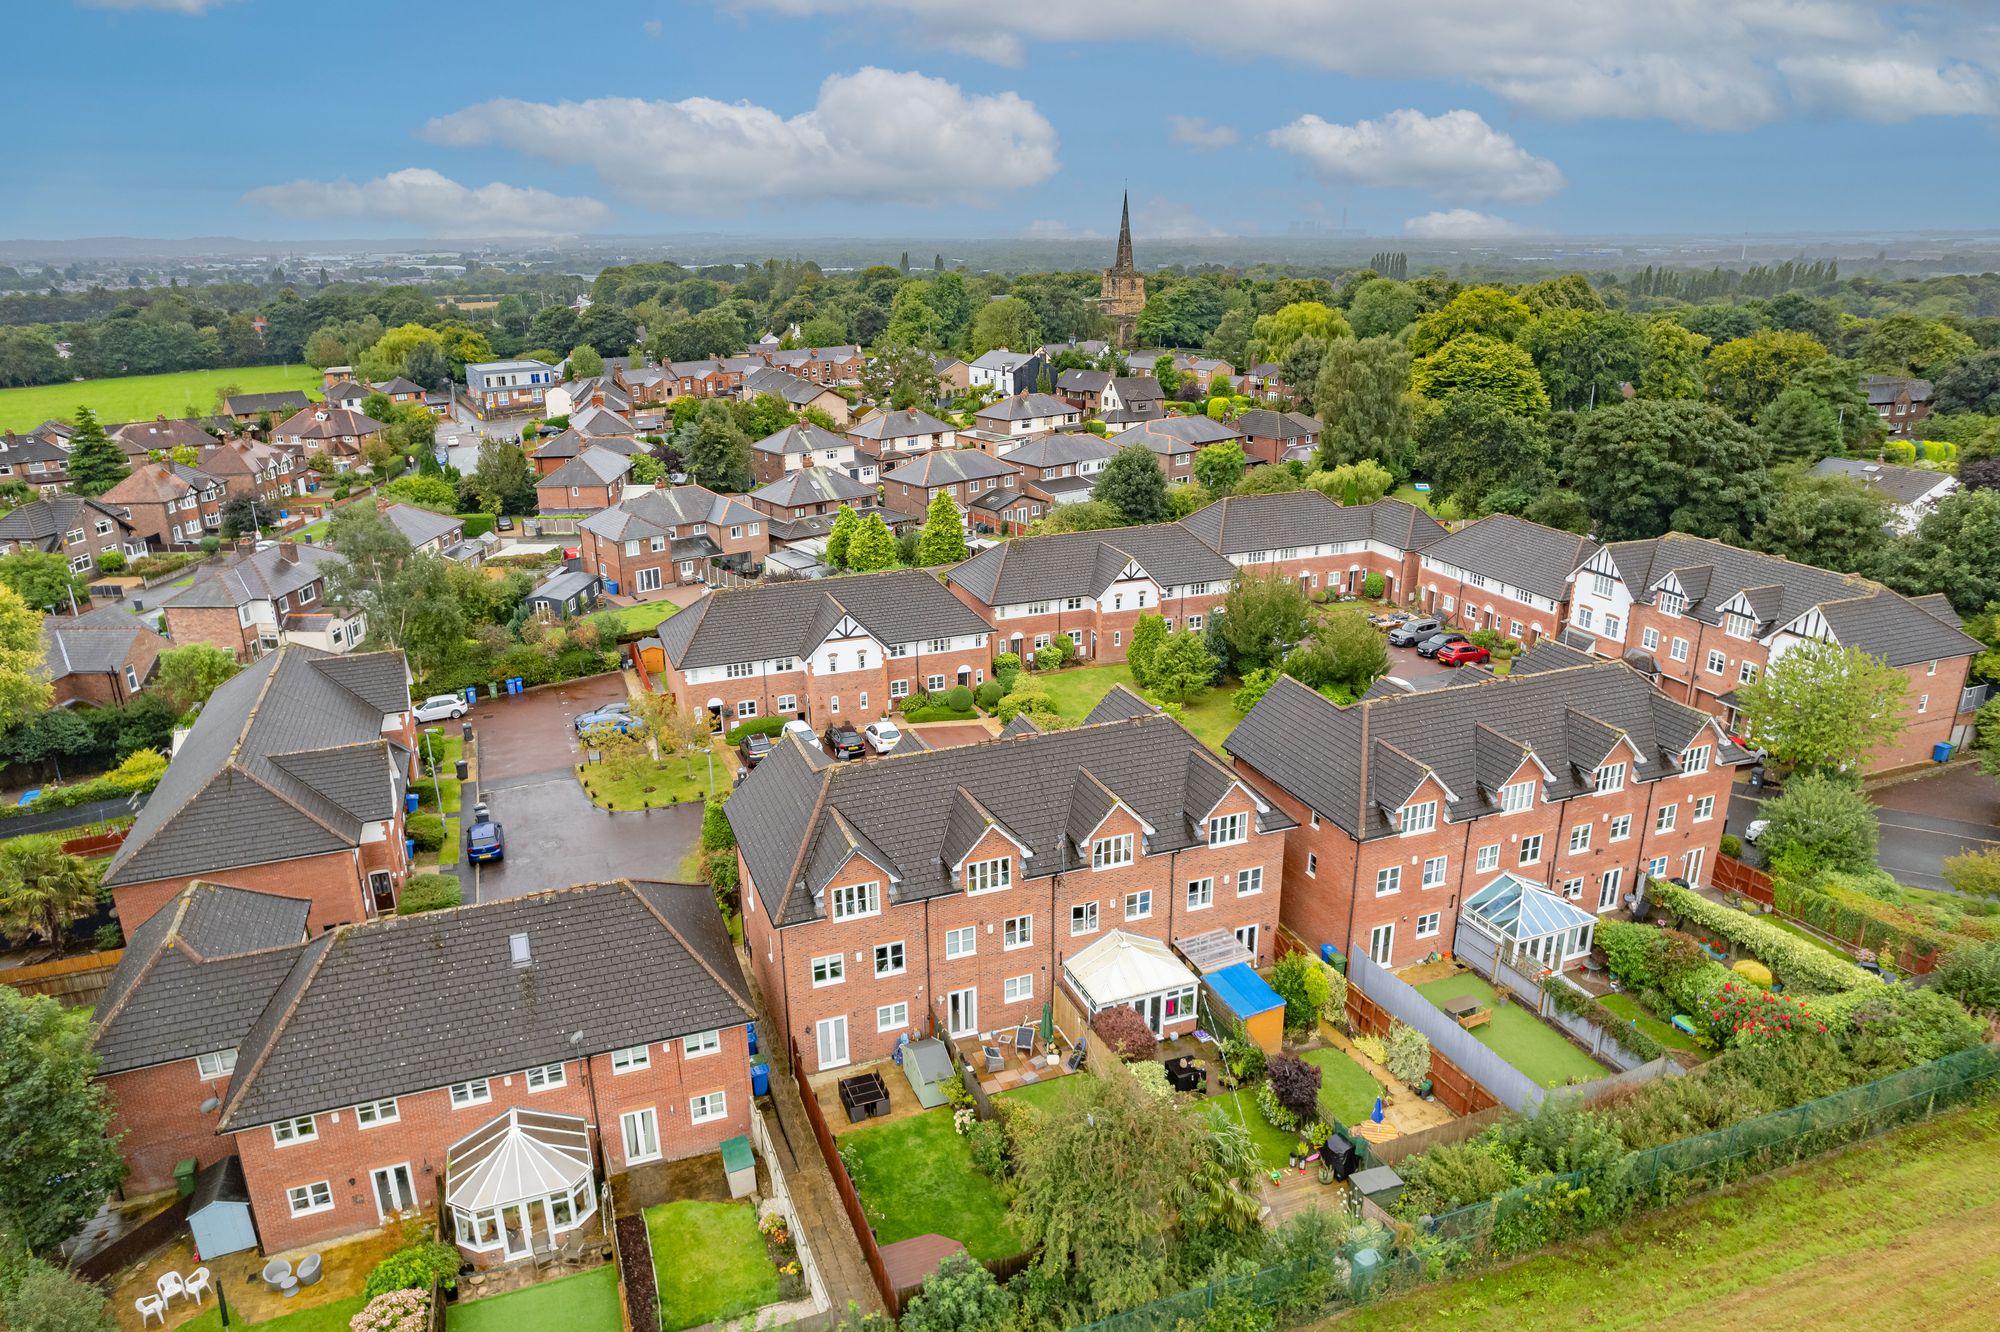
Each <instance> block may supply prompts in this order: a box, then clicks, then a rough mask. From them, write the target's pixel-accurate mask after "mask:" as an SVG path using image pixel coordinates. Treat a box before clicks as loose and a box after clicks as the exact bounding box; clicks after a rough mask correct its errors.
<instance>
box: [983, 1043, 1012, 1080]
mask: <svg viewBox="0 0 2000 1332" xmlns="http://www.w3.org/2000/svg"><path fill="white" fill-rule="evenodd" d="M981 1053H983V1054H984V1055H985V1056H986V1071H987V1072H988V1073H998V1072H999V1071H1000V1070H1002V1069H1004V1068H1006V1067H1007V1056H1006V1055H1003V1054H1001V1053H1000V1047H999V1046H997V1045H989V1046H986V1047H984V1049H983V1050H982V1051H981Z"/></svg>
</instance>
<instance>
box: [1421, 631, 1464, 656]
mask: <svg viewBox="0 0 2000 1332" xmlns="http://www.w3.org/2000/svg"><path fill="white" fill-rule="evenodd" d="M1471 641H1472V640H1471V639H1469V638H1467V637H1466V636H1465V635H1464V634H1461V633H1455V632H1452V631H1451V630H1440V631H1439V632H1437V633H1435V634H1432V635H1431V636H1430V637H1429V638H1426V639H1425V640H1424V641H1423V642H1421V643H1419V644H1417V655H1418V656H1419V657H1435V656H1436V655H1437V654H1438V653H1439V652H1440V651H1441V650H1442V649H1444V648H1445V647H1447V646H1449V645H1451V644H1453V643H1470V642H1471Z"/></svg>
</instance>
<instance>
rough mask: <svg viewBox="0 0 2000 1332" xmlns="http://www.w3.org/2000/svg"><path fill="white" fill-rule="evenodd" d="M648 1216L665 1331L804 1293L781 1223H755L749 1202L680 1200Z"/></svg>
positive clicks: (721, 1319)
mask: <svg viewBox="0 0 2000 1332" xmlns="http://www.w3.org/2000/svg"><path fill="white" fill-rule="evenodd" d="M645 1215H646V1235H647V1238H648V1239H649V1240H650V1241H651V1244H652V1248H653V1275H654V1278H655V1279H656V1280H657V1282H658V1284H659V1295H660V1327H661V1329H662V1332H676V1329H679V1328H686V1327H698V1326H700V1325H702V1324H704V1323H722V1322H726V1321H727V1320H729V1319H732V1318H738V1317H741V1316H742V1315H744V1314H747V1313H751V1312H753V1311H755V1310H757V1309H761V1308H763V1307H764V1306H765V1305H767V1304H775V1303H777V1302H778V1301H780V1300H783V1299H796V1298H798V1296H799V1294H800V1293H802V1292H803V1290H804V1286H805V1278H804V1277H803V1275H801V1272H800V1269H799V1263H798V1254H797V1251H796V1249H794V1248H792V1247H791V1237H790V1235H789V1234H788V1233H787V1232H786V1231H785V1228H784V1226H783V1224H782V1222H781V1221H779V1219H778V1218H776V1217H775V1216H773V1217H770V1218H767V1219H766V1220H765V1221H764V1222H763V1223H762V1224H759V1221H758V1218H757V1209H756V1208H755V1207H753V1206H751V1204H750V1203H749V1202H747V1201H742V1202H704V1201H699V1200H695V1199H683V1200H681V1201H678V1202H670V1203H661V1204H658V1205H656V1206H653V1207H648V1208H647V1209H646V1213H645ZM613 1321H614V1322H615V1321H616V1315H615V1313H614V1315H613Z"/></svg>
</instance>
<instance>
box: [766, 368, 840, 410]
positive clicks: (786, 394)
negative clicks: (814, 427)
mask: <svg viewBox="0 0 2000 1332" xmlns="http://www.w3.org/2000/svg"><path fill="white" fill-rule="evenodd" d="M743 387H744V389H745V390H746V391H747V392H749V393H751V394H753V395H754V394H758V393H769V394H772V395H774V396H776V397H780V398H783V399H784V400H785V401H786V402H787V403H789V404H791V405H792V406H794V407H804V406H806V405H807V404H809V403H811V402H812V401H813V399H815V398H817V397H819V396H820V395H821V394H824V393H832V392H833V390H832V389H830V388H827V387H826V386H824V385H822V384H815V383H814V382H813V381H812V380H810V379H801V378H800V377H799V376H797V375H794V374H788V373H786V372H785V371H783V370H780V369H778V368H777V367H776V366H770V365H767V366H763V367H760V368H759V369H756V370H752V371H751V372H750V373H749V374H747V375H745V376H743ZM835 396H838V395H835Z"/></svg>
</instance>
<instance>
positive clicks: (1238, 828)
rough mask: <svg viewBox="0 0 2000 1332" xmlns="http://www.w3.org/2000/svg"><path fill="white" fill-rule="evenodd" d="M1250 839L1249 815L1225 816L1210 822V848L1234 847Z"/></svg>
mask: <svg viewBox="0 0 2000 1332" xmlns="http://www.w3.org/2000/svg"><path fill="white" fill-rule="evenodd" d="M1249 838H1250V816H1249V815H1248V814H1224V815H1223V816H1222V817H1220V818H1214V819H1210V820H1209V821H1208V844H1209V845H1210V846H1234V845H1236V844H1237V843H1238V842H1244V841H1248V840H1249Z"/></svg>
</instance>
